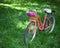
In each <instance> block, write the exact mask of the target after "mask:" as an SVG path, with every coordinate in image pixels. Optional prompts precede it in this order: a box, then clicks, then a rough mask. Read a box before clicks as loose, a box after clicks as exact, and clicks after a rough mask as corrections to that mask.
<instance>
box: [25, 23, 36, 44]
mask: <svg viewBox="0 0 60 48" xmlns="http://www.w3.org/2000/svg"><path fill="white" fill-rule="evenodd" d="M35 35H36V26H35V23H34V22H31V23H29V25H28V26H27V28H26V30H25V33H24V42H25V43H31V42H32V41H33V39H34V38H35Z"/></svg>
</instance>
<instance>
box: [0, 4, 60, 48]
mask: <svg viewBox="0 0 60 48" xmlns="http://www.w3.org/2000/svg"><path fill="white" fill-rule="evenodd" d="M28 4H29V3H25V4H22V5H21V4H3V3H0V48H59V43H58V42H59V40H60V39H59V38H60V37H59V34H60V33H59V32H60V30H59V29H60V22H59V20H60V8H59V7H60V6H57V5H58V4H57V5H55V4H49V5H48V4H45V3H44V4H43V3H42V4H36V3H35V4H34V5H35V6H38V7H40V6H41V5H42V6H50V8H52V9H54V10H56V13H55V15H54V16H55V19H56V24H55V28H54V30H53V33H51V34H45V33H42V32H40V31H38V30H37V34H36V37H35V39H34V41H33V42H32V44H28V45H26V44H24V32H25V28H26V26H27V25H28V23H29V22H30V21H29V20H28V17H27V15H26V13H25V12H26V11H27V10H28V9H30V10H33V9H32V8H31V7H30V6H29V5H28ZM39 13H40V14H41V15H42V11H40V12H39Z"/></svg>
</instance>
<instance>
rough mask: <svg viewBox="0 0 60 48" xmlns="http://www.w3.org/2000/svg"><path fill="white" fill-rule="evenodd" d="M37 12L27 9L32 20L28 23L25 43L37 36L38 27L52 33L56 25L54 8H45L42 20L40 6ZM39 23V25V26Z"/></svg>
mask: <svg viewBox="0 0 60 48" xmlns="http://www.w3.org/2000/svg"><path fill="white" fill-rule="evenodd" d="M35 10H36V11H35V12H30V11H27V12H26V14H27V15H28V18H29V20H31V22H30V23H29V24H28V25H27V27H26V29H25V33H24V43H31V42H32V41H33V39H34V38H35V36H36V32H37V31H36V28H38V30H39V31H43V32H48V33H52V32H53V29H54V26H55V17H54V16H53V15H52V13H54V12H55V11H54V10H51V9H49V8H44V13H45V15H44V21H43V22H42V20H41V17H40V16H39V15H38V14H37V11H38V10H39V8H36V9H35ZM37 25H38V26H37Z"/></svg>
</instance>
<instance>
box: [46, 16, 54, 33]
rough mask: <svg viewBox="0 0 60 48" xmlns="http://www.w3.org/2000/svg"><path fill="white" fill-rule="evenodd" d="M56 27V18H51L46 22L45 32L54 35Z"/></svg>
mask: <svg viewBox="0 0 60 48" xmlns="http://www.w3.org/2000/svg"><path fill="white" fill-rule="evenodd" d="M54 26H55V18H54V16H49V17H48V19H47V20H46V21H45V30H46V31H48V32H49V33H52V31H53V29H54Z"/></svg>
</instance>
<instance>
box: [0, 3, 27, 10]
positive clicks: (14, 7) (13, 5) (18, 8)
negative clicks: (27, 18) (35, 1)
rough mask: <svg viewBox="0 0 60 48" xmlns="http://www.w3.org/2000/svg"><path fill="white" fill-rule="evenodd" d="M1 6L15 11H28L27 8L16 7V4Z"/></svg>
mask: <svg viewBox="0 0 60 48" xmlns="http://www.w3.org/2000/svg"><path fill="white" fill-rule="evenodd" d="M0 5H2V6H6V7H10V8H13V9H17V10H24V11H26V10H27V8H26V7H16V6H15V5H16V4H0Z"/></svg>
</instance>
